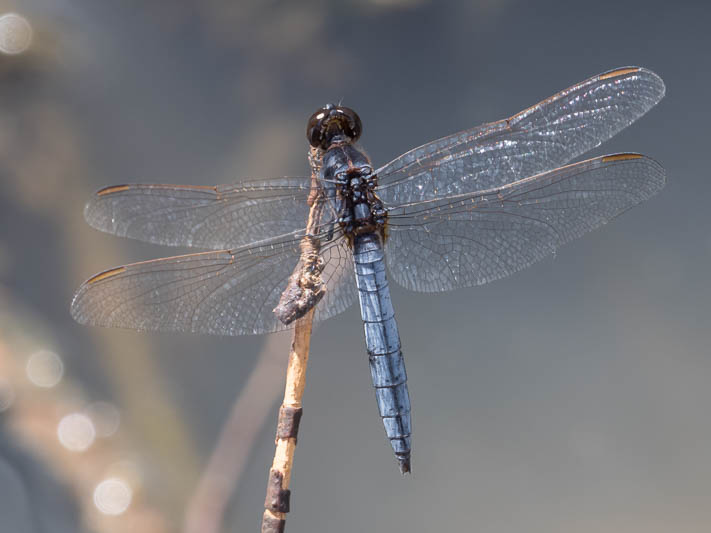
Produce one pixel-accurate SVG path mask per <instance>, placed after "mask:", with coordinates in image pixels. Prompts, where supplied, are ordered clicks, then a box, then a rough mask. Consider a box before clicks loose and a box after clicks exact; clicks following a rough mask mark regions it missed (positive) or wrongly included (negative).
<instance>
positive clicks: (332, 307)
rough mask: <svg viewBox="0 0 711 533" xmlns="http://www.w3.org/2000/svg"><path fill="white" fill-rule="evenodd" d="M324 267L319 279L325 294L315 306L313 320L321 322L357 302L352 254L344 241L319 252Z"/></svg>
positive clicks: (339, 241) (338, 241)
mask: <svg viewBox="0 0 711 533" xmlns="http://www.w3.org/2000/svg"><path fill="white" fill-rule="evenodd" d="M321 257H322V258H323V261H324V264H325V267H324V269H323V272H322V273H321V279H323V280H324V281H325V282H326V294H325V295H324V297H323V299H322V300H321V301H320V302H319V303H318V304H317V305H316V312H315V314H314V320H315V321H317V322H321V321H324V320H326V319H327V318H331V317H332V316H335V315H337V314H339V313H342V312H343V311H345V310H346V309H348V308H349V307H350V306H351V305H353V304H354V303H355V302H356V301H357V300H358V291H357V289H356V284H355V273H354V271H353V254H352V252H351V249H350V247H349V246H348V244H347V242H346V240H345V239H338V240H337V241H335V242H334V243H333V244H332V245H330V246H325V247H324V248H323V249H322V250H321Z"/></svg>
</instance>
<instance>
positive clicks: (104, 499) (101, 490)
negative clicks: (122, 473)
mask: <svg viewBox="0 0 711 533" xmlns="http://www.w3.org/2000/svg"><path fill="white" fill-rule="evenodd" d="M132 497H133V491H132V490H131V487H129V486H128V483H126V482H125V481H124V480H122V479H121V478H117V477H111V478H108V479H105V480H103V481H102V482H101V483H99V484H98V485H97V486H96V488H95V489H94V505H96V508H97V509H99V511H101V512H102V513H104V514H108V515H120V514H121V513H123V512H124V511H125V510H126V509H128V506H129V505H130V504H131V498H132Z"/></svg>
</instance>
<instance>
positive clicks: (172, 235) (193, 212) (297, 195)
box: [84, 178, 310, 250]
mask: <svg viewBox="0 0 711 533" xmlns="http://www.w3.org/2000/svg"><path fill="white" fill-rule="evenodd" d="M309 188H310V178H277V179H270V180H260V181H249V182H244V183H241V184H238V185H217V186H214V187H207V186H186V185H157V184H156V185H144V184H134V185H116V186H113V187H107V188H105V189H102V190H100V191H99V192H98V193H96V195H95V196H94V197H93V198H92V199H91V200H90V201H89V203H88V204H87V205H86V208H85V210H84V216H85V217H86V220H87V222H88V223H89V224H90V225H91V226H93V227H94V228H96V229H99V230H101V231H106V232H108V233H113V234H115V235H118V236H121V237H130V238H133V239H138V240H141V241H145V242H151V243H155V244H164V245H169V246H194V247H198V248H206V249H211V250H224V249H232V248H238V247H240V246H243V245H246V244H251V243H254V242H258V241H263V240H266V239H272V238H274V237H277V236H279V235H285V234H289V233H291V232H293V231H294V230H296V229H298V228H303V227H304V226H305V225H306V218H307V216H308V212H309V206H308V204H307V201H306V200H307V197H308V195H309Z"/></svg>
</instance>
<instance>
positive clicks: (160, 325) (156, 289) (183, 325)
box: [71, 232, 356, 335]
mask: <svg viewBox="0 0 711 533" xmlns="http://www.w3.org/2000/svg"><path fill="white" fill-rule="evenodd" d="M302 233H303V232H302ZM300 237H301V235H296V234H294V235H292V238H289V239H282V240H275V241H273V242H271V243H269V244H264V245H259V246H249V247H243V248H239V249H236V250H222V251H213V252H204V253H198V254H190V255H183V256H177V257H169V258H165V259H158V260H155V261H145V262H142V263H134V264H131V265H126V266H122V267H118V268H114V269H112V270H108V271H106V272H103V273H101V274H97V275H96V276H94V277H92V278H90V279H89V280H87V281H86V282H84V283H83V284H82V285H81V287H79V289H78V291H77V293H76V294H75V296H74V299H73V301H72V306H71V313H72V316H73V317H74V319H75V320H77V322H79V323H81V324H91V325H97V326H111V327H120V328H128V329H135V330H152V331H183V332H193V333H206V334H215V335H242V334H259V333H268V332H273V331H279V330H282V329H287V326H284V325H283V324H282V323H281V322H280V321H279V320H277V319H276V318H275V316H274V313H273V312H272V309H273V308H274V307H275V306H276V305H277V303H278V302H279V298H280V296H281V293H282V292H283V291H284V289H285V288H286V285H287V280H288V278H289V276H290V275H291V273H292V272H293V270H294V268H295V267H296V265H297V263H298V262H299V240H300ZM322 255H323V257H324V260H325V261H326V268H325V270H324V279H325V280H326V282H327V289H326V295H325V296H324V298H323V300H322V301H321V302H319V304H318V305H317V312H316V318H317V319H319V320H325V319H327V318H329V317H331V316H333V315H335V314H337V313H340V312H341V311H343V310H345V309H346V308H347V307H348V306H350V305H351V304H352V303H354V302H355V299H356V290H355V286H354V283H353V278H352V275H351V277H350V279H349V278H348V277H347V274H348V268H349V266H348V265H351V266H350V272H351V274H352V268H353V267H352V260H351V257H350V252H349V250H348V247H347V246H346V245H345V243H344V242H343V239H338V240H336V241H334V242H331V243H328V244H326V245H324V247H323V250H322Z"/></svg>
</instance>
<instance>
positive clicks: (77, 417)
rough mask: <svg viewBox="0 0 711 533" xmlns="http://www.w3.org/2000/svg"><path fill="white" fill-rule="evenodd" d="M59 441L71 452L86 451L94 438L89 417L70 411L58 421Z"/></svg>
mask: <svg viewBox="0 0 711 533" xmlns="http://www.w3.org/2000/svg"><path fill="white" fill-rule="evenodd" d="M57 435H58V436H59V442H61V443H62V446H64V447H65V448H66V449H68V450H71V451H73V452H83V451H86V450H87V449H88V448H89V446H91V444H92V443H93V442H94V439H95V438H96V430H95V429H94V424H93V423H92V421H91V419H90V418H89V417H88V416H86V415H83V414H81V413H72V414H70V415H67V416H65V417H64V418H62V420H60V421H59V426H58V427H57Z"/></svg>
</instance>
